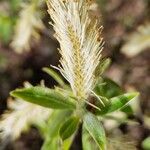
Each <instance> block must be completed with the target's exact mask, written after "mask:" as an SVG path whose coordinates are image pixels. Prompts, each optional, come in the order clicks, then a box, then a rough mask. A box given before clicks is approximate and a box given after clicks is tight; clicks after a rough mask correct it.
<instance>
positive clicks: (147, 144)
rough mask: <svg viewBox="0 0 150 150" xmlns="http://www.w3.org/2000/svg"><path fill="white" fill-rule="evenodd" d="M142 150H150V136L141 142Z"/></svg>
mask: <svg viewBox="0 0 150 150" xmlns="http://www.w3.org/2000/svg"><path fill="white" fill-rule="evenodd" d="M142 148H143V149H144V150H150V136H149V137H147V138H146V139H145V140H144V141H143V142H142Z"/></svg>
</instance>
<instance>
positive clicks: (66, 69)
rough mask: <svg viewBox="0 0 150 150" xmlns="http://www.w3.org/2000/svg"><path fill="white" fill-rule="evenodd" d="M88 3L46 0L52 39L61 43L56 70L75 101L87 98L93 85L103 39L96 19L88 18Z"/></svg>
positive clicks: (71, 0) (70, 0)
mask: <svg viewBox="0 0 150 150" xmlns="http://www.w3.org/2000/svg"><path fill="white" fill-rule="evenodd" d="M90 4H91V1H90V0H64V1H63V0H48V1H47V5H48V12H49V14H50V16H51V18H52V20H53V23H51V24H52V25H53V28H54V30H55V37H56V39H57V40H58V41H59V43H60V49H59V52H60V54H61V59H60V63H61V65H60V66H59V68H58V69H59V70H60V72H61V73H62V75H63V76H64V77H65V78H66V79H67V81H68V82H69V83H70V85H71V88H72V90H73V93H74V95H75V96H76V97H77V99H78V100H80V99H86V98H87V97H88V96H89V93H90V91H91V90H92V89H93V86H94V83H95V76H94V73H95V69H96V67H97V65H98V64H99V61H100V57H101V50H102V47H103V41H102V38H100V37H99V34H100V29H101V28H99V27H98V23H97V20H96V19H95V18H92V19H90V17H89V9H90Z"/></svg>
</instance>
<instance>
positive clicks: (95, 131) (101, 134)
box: [83, 113, 106, 150]
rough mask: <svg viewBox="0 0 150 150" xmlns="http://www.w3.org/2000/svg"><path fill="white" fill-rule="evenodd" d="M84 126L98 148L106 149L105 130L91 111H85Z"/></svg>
mask: <svg viewBox="0 0 150 150" xmlns="http://www.w3.org/2000/svg"><path fill="white" fill-rule="evenodd" d="M83 122H84V127H85V128H86V129H87V131H88V132H89V133H90V135H91V136H92V137H93V139H94V140H95V141H96V143H97V144H98V146H99V148H100V150H106V136H105V131H104V128H103V126H102V124H101V123H100V121H99V120H98V119H97V118H96V116H94V115H93V114H91V113H86V114H85V116H84V119H83Z"/></svg>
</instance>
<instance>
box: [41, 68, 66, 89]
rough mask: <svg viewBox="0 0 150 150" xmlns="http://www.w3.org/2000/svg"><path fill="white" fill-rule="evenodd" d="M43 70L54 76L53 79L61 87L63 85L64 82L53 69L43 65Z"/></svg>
mask: <svg viewBox="0 0 150 150" xmlns="http://www.w3.org/2000/svg"><path fill="white" fill-rule="evenodd" d="M43 71H44V72H46V73H47V74H49V75H50V76H51V77H52V78H54V79H55V81H57V83H58V84H59V85H60V86H62V87H63V86H65V82H64V80H63V79H62V77H61V76H60V75H59V74H58V73H57V72H55V71H54V70H53V69H51V68H47V67H45V68H43Z"/></svg>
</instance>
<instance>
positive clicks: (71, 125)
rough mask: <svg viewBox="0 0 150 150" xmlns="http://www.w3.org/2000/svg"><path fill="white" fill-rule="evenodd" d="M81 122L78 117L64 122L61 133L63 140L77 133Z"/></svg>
mask: <svg viewBox="0 0 150 150" xmlns="http://www.w3.org/2000/svg"><path fill="white" fill-rule="evenodd" d="M79 120H80V119H79V118H78V117H75V116H73V117H71V118H69V119H68V120H67V121H65V122H64V124H63V125H62V126H61V128H60V131H59V135H60V137H61V138H62V140H65V139H67V138H69V137H70V136H71V135H72V134H73V133H74V132H75V131H76V129H77V127H78V124H79Z"/></svg>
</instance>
